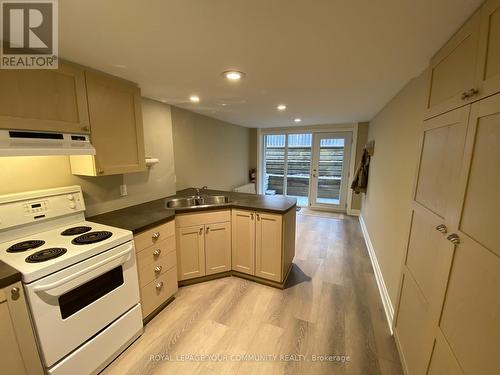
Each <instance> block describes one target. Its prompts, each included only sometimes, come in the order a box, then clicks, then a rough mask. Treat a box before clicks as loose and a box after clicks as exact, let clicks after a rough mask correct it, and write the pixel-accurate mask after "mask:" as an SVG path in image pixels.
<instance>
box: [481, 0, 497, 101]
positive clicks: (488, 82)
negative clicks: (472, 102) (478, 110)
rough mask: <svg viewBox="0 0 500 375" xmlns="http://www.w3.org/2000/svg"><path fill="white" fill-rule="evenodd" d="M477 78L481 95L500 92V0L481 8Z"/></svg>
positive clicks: (489, 2) (490, 2) (491, 0)
mask: <svg viewBox="0 0 500 375" xmlns="http://www.w3.org/2000/svg"><path fill="white" fill-rule="evenodd" d="M476 80H477V84H478V87H479V95H480V97H486V96H489V95H492V94H495V93H497V92H500V0H490V1H487V2H486V3H485V4H484V5H483V7H482V9H481V32H480V36H479V58H478V65H477V75H476Z"/></svg>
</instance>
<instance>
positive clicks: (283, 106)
mask: <svg viewBox="0 0 500 375" xmlns="http://www.w3.org/2000/svg"><path fill="white" fill-rule="evenodd" d="M276 109H277V110H278V111H284V110H285V109H286V105H284V104H280V105H278V106H277V107H276Z"/></svg>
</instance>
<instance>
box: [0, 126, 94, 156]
mask: <svg viewBox="0 0 500 375" xmlns="http://www.w3.org/2000/svg"><path fill="white" fill-rule="evenodd" d="M45 155H95V148H94V146H92V144H91V143H90V137H89V135H88V134H78V133H57V132H37V131H26V130H5V129H2V130H0V156H45Z"/></svg>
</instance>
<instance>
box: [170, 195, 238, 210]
mask: <svg viewBox="0 0 500 375" xmlns="http://www.w3.org/2000/svg"><path fill="white" fill-rule="evenodd" d="M228 203H231V200H230V198H229V197H228V196H226V195H201V196H195V195H193V196H190V197H182V198H172V199H167V200H166V201H165V207H166V208H172V209H176V208H177V209H180V208H182V209H186V208H200V207H210V206H220V205H224V204H228Z"/></svg>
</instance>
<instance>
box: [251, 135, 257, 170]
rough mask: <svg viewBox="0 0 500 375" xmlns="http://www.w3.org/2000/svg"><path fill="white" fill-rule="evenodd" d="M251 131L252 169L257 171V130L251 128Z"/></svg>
mask: <svg viewBox="0 0 500 375" xmlns="http://www.w3.org/2000/svg"><path fill="white" fill-rule="evenodd" d="M249 131H250V143H249V147H250V150H249V152H250V154H249V158H250V160H249V163H250V168H254V169H257V129H256V128H251V129H249Z"/></svg>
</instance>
